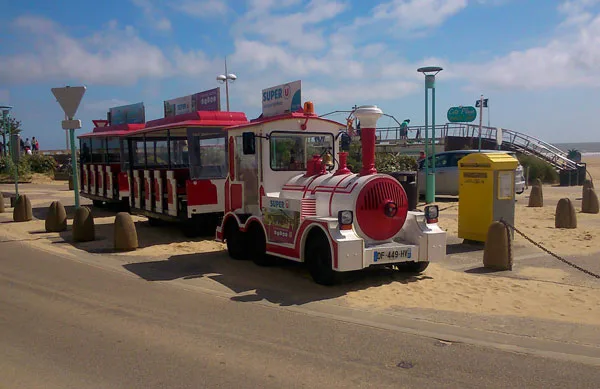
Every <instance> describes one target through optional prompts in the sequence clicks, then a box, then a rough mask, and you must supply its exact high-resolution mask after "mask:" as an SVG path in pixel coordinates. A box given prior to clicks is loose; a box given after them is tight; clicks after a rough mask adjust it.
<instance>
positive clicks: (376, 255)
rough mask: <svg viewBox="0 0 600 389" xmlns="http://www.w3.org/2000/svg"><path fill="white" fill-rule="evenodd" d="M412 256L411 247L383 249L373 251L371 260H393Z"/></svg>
mask: <svg viewBox="0 0 600 389" xmlns="http://www.w3.org/2000/svg"><path fill="white" fill-rule="evenodd" d="M411 256H412V251H411V249H409V248H408V249H398V250H383V251H374V252H373V261H374V262H378V261H394V260H397V259H410V257H411Z"/></svg>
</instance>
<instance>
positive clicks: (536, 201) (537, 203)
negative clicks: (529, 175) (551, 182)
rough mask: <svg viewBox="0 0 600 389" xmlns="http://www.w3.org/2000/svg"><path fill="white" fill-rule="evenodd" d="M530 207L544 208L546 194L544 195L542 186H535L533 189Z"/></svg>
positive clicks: (530, 196)
mask: <svg viewBox="0 0 600 389" xmlns="http://www.w3.org/2000/svg"><path fill="white" fill-rule="evenodd" d="M529 206H530V207H536V208H538V207H543V206H544V194H543V193H542V187H541V186H538V185H536V184H534V185H533V186H532V187H531V193H529Z"/></svg>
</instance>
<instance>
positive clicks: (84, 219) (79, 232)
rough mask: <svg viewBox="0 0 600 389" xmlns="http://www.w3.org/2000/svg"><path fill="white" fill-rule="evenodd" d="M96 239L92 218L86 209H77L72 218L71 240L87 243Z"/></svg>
mask: <svg viewBox="0 0 600 389" xmlns="http://www.w3.org/2000/svg"><path fill="white" fill-rule="evenodd" d="M94 239H96V231H95V226H94V217H93V216H92V213H91V212H90V209H89V208H88V207H79V208H77V210H76V211H75V217H74V218H73V240H74V241H75V242H89V241H92V240H94Z"/></svg>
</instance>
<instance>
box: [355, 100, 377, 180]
mask: <svg viewBox="0 0 600 389" xmlns="http://www.w3.org/2000/svg"><path fill="white" fill-rule="evenodd" d="M381 115H383V111H382V110H381V109H379V108H378V107H377V106H376V105H363V106H360V107H358V108H357V109H356V110H355V111H354V116H355V117H356V118H357V119H358V120H359V122H360V128H361V130H360V142H361V145H362V169H361V170H360V175H361V176H368V175H369V174H376V173H377V169H375V138H376V135H375V128H376V127H377V120H379V118H380V117H381Z"/></svg>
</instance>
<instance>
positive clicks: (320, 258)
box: [304, 232, 339, 286]
mask: <svg viewBox="0 0 600 389" xmlns="http://www.w3.org/2000/svg"><path fill="white" fill-rule="evenodd" d="M304 257H305V258H306V266H307V267H308V271H309V273H310V275H311V277H312V279H313V280H314V281H315V282H316V283H317V284H320V285H327V286H330V285H335V284H336V283H337V282H338V281H339V273H338V272H336V271H335V270H333V263H332V261H331V248H330V247H329V241H328V240H327V238H326V237H325V235H323V233H322V232H315V233H311V236H309V237H308V241H307V243H306V252H305V255H304Z"/></svg>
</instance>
